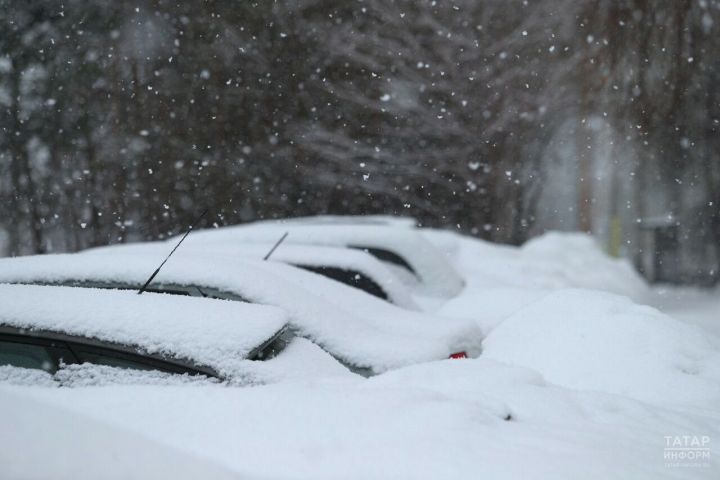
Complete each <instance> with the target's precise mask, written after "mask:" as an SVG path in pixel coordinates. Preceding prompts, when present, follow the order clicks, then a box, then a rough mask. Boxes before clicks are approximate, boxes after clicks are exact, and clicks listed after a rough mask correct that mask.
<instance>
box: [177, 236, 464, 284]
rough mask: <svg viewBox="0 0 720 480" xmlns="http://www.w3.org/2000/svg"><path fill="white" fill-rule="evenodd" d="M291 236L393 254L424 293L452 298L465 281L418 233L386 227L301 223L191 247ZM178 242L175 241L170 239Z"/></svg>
mask: <svg viewBox="0 0 720 480" xmlns="http://www.w3.org/2000/svg"><path fill="white" fill-rule="evenodd" d="M285 232H288V233H289V235H288V237H287V239H286V240H285V243H287V244H294V243H295V244H310V245H326V246H340V247H354V248H367V249H375V250H384V251H386V252H390V253H393V254H395V255H397V256H399V257H401V258H402V259H403V260H405V261H406V262H407V264H408V265H409V266H410V268H411V269H412V271H413V272H414V274H415V276H416V277H417V279H418V280H419V284H418V287H419V288H420V289H421V293H423V294H427V295H434V296H441V297H452V296H455V295H457V294H458V293H460V291H461V290H462V288H463V286H464V281H463V279H462V277H461V276H460V275H459V274H458V272H456V271H455V269H454V268H453V267H452V266H451V264H450V263H449V261H448V260H447V259H446V258H445V256H444V255H443V253H442V252H440V251H439V250H438V249H437V248H435V246H433V245H432V244H431V243H430V242H428V241H427V240H426V239H425V238H424V237H423V236H422V235H421V233H420V232H419V231H416V230H413V229H409V228H397V227H391V226H385V225H357V224H348V225H337V224H328V225H307V224H302V223H299V222H287V223H282V222H263V223H258V224H249V225H240V226H232V227H223V228H219V229H212V230H211V229H207V230H199V231H197V232H194V233H193V234H192V235H190V236H189V237H188V238H187V240H186V242H187V243H188V244H195V245H201V246H203V248H210V245H216V244H218V243H236V242H251V243H258V242H260V243H268V242H275V241H276V240H278V239H279V238H280V237H282V235H283V234H284V233H285ZM170 241H171V242H172V241H177V240H176V239H171V240H170Z"/></svg>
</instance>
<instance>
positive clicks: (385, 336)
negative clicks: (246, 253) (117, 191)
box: [0, 250, 482, 373]
mask: <svg viewBox="0 0 720 480" xmlns="http://www.w3.org/2000/svg"><path fill="white" fill-rule="evenodd" d="M157 263H158V255H147V254H135V255H124V254H116V255H77V254H59V255H38V256H34V257H16V258H11V259H0V282H38V281H41V282H57V283H60V282H66V281H71V280H84V281H113V282H119V283H127V284H142V283H144V282H145V280H146V279H147V277H148V276H149V275H150V273H152V271H153V269H154V268H155V265H157ZM155 282H157V283H166V284H173V283H174V284H181V285H182V284H184V285H196V286H206V287H211V288H214V289H216V290H220V291H224V292H229V293H234V294H236V295H240V296H241V297H243V298H245V299H248V300H251V301H253V302H257V303H265V304H269V305H275V306H278V307H282V308H283V309H284V310H286V311H287V312H288V313H289V320H290V323H291V324H292V325H293V326H294V327H295V328H296V329H297V330H298V332H299V333H300V334H301V335H303V336H306V337H308V338H310V339H311V340H313V341H314V342H316V343H318V344H319V345H320V346H322V347H323V348H325V349H326V350H327V351H329V352H330V353H332V354H333V355H335V356H336V357H337V358H339V359H341V360H343V361H345V362H347V363H349V364H352V365H353V366H355V367H362V368H369V369H371V370H373V371H374V372H375V373H379V372H382V371H385V370H388V369H391V368H395V367H399V366H403V365H409V364H413V363H418V362H422V361H428V360H435V359H442V358H447V357H448V355H450V354H452V353H454V352H457V351H466V352H468V354H469V355H477V354H479V352H480V348H481V347H480V344H481V341H482V338H481V336H482V334H481V332H480V330H479V328H478V327H477V326H476V325H475V323H474V322H473V321H470V320H466V319H457V318H453V319H451V318H442V317H437V316H430V315H426V314H422V313H420V312H413V311H408V310H404V309H402V308H399V307H396V306H394V305H391V304H389V303H388V302H385V301H383V300H380V299H378V298H376V297H373V296H372V295H369V294H367V293H365V292H363V291H360V290H358V289H356V288H352V287H349V286H347V285H344V284H342V283H339V282H335V281H332V280H329V279H327V278H325V277H323V276H321V275H318V274H315V273H312V272H307V271H304V270H300V269H298V268H295V267H292V266H289V265H285V264H282V263H276V262H262V261H250V260H247V259H234V258H227V257H221V256H215V255H199V254H197V253H193V252H190V251H182V250H178V251H177V253H176V254H175V255H174V256H173V257H172V258H171V259H170V261H168V263H167V264H166V265H165V266H164V267H163V269H162V271H161V272H160V274H159V275H158V276H157V277H156V280H155Z"/></svg>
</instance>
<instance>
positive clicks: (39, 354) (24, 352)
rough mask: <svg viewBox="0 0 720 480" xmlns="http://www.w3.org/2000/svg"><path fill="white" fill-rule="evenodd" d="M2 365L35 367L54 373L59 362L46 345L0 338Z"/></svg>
mask: <svg viewBox="0 0 720 480" xmlns="http://www.w3.org/2000/svg"><path fill="white" fill-rule="evenodd" d="M0 365H11V366H13V367H22V368H33V369H36V370H44V371H46V372H50V373H53V372H55V371H56V370H57V364H56V363H55V360H54V359H53V356H52V355H51V354H50V352H49V351H48V349H47V348H46V347H45V346H44V345H37V344H32V343H21V342H11V341H5V340H0Z"/></svg>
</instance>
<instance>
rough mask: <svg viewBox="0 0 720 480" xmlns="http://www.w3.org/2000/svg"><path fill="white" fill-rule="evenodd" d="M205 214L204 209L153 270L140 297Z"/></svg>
mask: <svg viewBox="0 0 720 480" xmlns="http://www.w3.org/2000/svg"><path fill="white" fill-rule="evenodd" d="M207 212H208V211H207V208H206V209H205V211H203V212H202V213H201V214H200V216H199V217H198V218H197V219H196V220H195V221H194V222H193V224H192V225H190V228H188V229H187V232H185V235H183V237H182V238H181V239H180V241H179V242H178V243H177V245H175V248H173V249H172V250H171V251H170V254H169V255H168V256H167V257H165V260H163V261H162V263H161V264H160V266H159V267H158V268H157V269H155V271H154V272H153V274H152V275H150V278H148V279H147V282H145V285H143V286H142V287H141V288H140V290H138V295H142V293H143V292H144V291H145V289H146V288H147V287H148V285H150V282H152V281H153V278H155V276H156V275H157V274H158V273H160V269H161V268H162V267H163V265H165V262H167V261H168V260H169V259H170V257H172V254H173V253H175V250H177V249H178V247H179V246H180V244H181V243H182V242H183V241H184V240H185V239H186V238H187V236H188V235H190V232H191V231H192V229H193V228H195V225H197V224H198V222H200V220H202V218H203V217H204V216H205V214H206V213H207Z"/></svg>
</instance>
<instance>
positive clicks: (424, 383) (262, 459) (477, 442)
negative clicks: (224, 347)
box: [12, 358, 720, 480]
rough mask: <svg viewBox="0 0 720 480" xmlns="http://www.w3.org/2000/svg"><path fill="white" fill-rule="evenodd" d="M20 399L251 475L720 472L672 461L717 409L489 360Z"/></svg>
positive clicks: (707, 431) (54, 392)
mask: <svg viewBox="0 0 720 480" xmlns="http://www.w3.org/2000/svg"><path fill="white" fill-rule="evenodd" d="M12 393H13V395H18V396H19V395H23V396H24V397H28V400H29V401H31V402H43V403H46V404H48V406H49V407H50V408H63V409H68V410H71V411H72V412H73V415H75V414H82V415H87V416H88V417H90V418H91V419H94V420H100V421H103V422H106V423H107V424H108V425H109V427H111V428H123V429H125V430H127V431H128V432H132V433H133V434H138V435H139V436H142V437H144V438H146V439H148V440H150V441H157V442H158V443H163V444H165V445H167V446H168V447H172V448H174V449H178V450H181V451H184V452H188V453H190V454H192V455H194V456H196V457H200V458H204V459H207V460H208V461H209V462H213V463H214V464H216V465H221V466H223V467H226V468H228V469H230V470H233V471H235V472H238V473H239V474H242V475H243V478H254V477H256V476H261V477H266V478H283V479H337V478H343V479H349V480H353V479H358V480H360V479H362V480H364V479H368V478H373V479H383V478H387V479H397V478H403V479H420V480H422V479H444V478H476V477H477V476H478V475H481V476H482V477H486V478H492V479H494V480H503V479H521V478H537V479H541V478H547V479H550V478H552V479H573V480H574V479H577V478H583V479H589V480H593V479H598V480H606V479H608V478H632V479H636V480H638V479H639V480H642V479H652V480H655V479H657V478H693V479H703V478H705V479H714V478H717V472H718V470H717V463H714V462H715V460H712V462H711V463H710V465H709V466H708V467H699V468H682V467H681V468H673V467H668V466H667V465H666V462H665V461H664V460H663V449H664V447H665V444H666V441H665V438H664V437H665V436H666V435H682V434H689V435H693V434H697V435H706V436H709V437H711V438H713V439H715V438H718V435H720V426H719V424H718V423H717V422H711V421H710V417H703V416H699V415H691V414H688V413H685V412H679V411H673V410H670V409H666V408H662V407H659V406H654V405H652V404H645V403H642V402H638V401H634V400H630V399H627V398H623V397H621V396H615V395H607V394H602V393H597V392H579V391H573V390H568V389H565V388H561V387H556V386H552V385H548V384H546V383H545V382H544V381H543V379H542V378H541V377H540V376H539V375H538V374H537V373H535V372H533V371H531V370H527V369H523V368H519V367H513V366H509V365H505V364H501V363H497V362H495V361H492V360H489V359H482V358H479V359H474V360H458V361H453V360H445V361H440V362H432V363H427V364H423V365H415V366H412V367H406V368H403V369H400V370H396V371H393V372H389V373H387V374H384V375H381V376H378V377H374V378H372V379H369V380H365V379H355V380H338V379H335V380H331V379H325V380H313V381H307V382H303V381H294V382H284V383H277V384H272V385H265V386H259V387H254V388H218V387H212V386H209V387H198V388H186V387H128V386H119V387H105V388H102V389H98V388H86V389H82V388H79V389H45V390H44V389H19V388H17V387H16V388H15V390H13V391H12ZM14 428H19V427H17V426H16V427H14ZM713 453H715V452H713Z"/></svg>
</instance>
